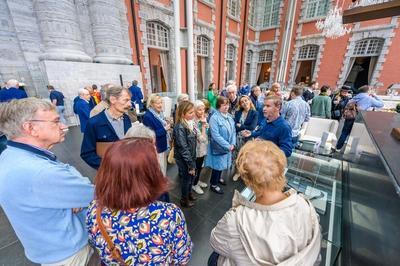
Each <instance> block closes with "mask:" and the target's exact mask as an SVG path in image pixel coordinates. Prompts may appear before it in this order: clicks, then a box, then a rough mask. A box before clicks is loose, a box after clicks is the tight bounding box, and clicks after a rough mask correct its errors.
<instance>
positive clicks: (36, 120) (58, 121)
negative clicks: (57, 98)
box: [29, 119, 62, 125]
mask: <svg viewBox="0 0 400 266" xmlns="http://www.w3.org/2000/svg"><path fill="white" fill-rule="evenodd" d="M29 121H30V122H49V123H54V124H58V125H60V124H62V122H61V120H59V119H57V120H41V119H32V120H29Z"/></svg>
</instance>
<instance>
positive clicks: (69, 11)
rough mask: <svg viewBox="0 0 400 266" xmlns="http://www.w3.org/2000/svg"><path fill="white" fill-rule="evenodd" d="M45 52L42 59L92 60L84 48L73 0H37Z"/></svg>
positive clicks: (36, 4)
mask: <svg viewBox="0 0 400 266" xmlns="http://www.w3.org/2000/svg"><path fill="white" fill-rule="evenodd" d="M33 4H34V10H35V12H36V14H37V19H38V24H39V28H40V33H41V36H42V42H43V45H44V53H43V54H42V55H41V59H44V60H61V61H78V62H91V61H92V58H91V57H90V56H88V55H87V54H86V53H85V52H84V49H83V44H82V38H81V32H80V30H79V25H78V17H77V14H76V9H75V4H74V1H73V0H59V1H51V0H35V1H33Z"/></svg>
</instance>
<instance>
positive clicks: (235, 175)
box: [232, 173, 240, 181]
mask: <svg viewBox="0 0 400 266" xmlns="http://www.w3.org/2000/svg"><path fill="white" fill-rule="evenodd" d="M239 177H240V174H239V173H236V174H234V175H233V177H232V179H233V181H238V179H239Z"/></svg>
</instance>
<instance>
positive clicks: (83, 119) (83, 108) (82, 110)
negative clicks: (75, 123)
mask: <svg viewBox="0 0 400 266" xmlns="http://www.w3.org/2000/svg"><path fill="white" fill-rule="evenodd" d="M74 113H75V114H77V115H78V116H79V122H80V124H81V132H82V133H83V132H85V129H86V124H87V122H88V120H89V117H90V107H89V103H88V102H87V101H85V100H84V99H82V98H80V97H79V96H78V97H75V99H74Z"/></svg>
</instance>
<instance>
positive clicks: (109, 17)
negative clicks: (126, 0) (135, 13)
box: [89, 0, 132, 64]
mask: <svg viewBox="0 0 400 266" xmlns="http://www.w3.org/2000/svg"><path fill="white" fill-rule="evenodd" d="M89 9H90V19H91V21H92V32H93V40H94V43H95V47H96V56H95V57H94V61H95V62H98V63H107V64H132V61H131V59H130V58H127V56H126V52H125V45H124V41H123V40H124V38H123V36H122V35H123V33H122V25H121V14H120V3H119V1H108V0H89ZM124 19H125V20H126V19H127V18H126V14H125V18H124Z"/></svg>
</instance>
